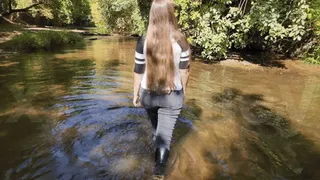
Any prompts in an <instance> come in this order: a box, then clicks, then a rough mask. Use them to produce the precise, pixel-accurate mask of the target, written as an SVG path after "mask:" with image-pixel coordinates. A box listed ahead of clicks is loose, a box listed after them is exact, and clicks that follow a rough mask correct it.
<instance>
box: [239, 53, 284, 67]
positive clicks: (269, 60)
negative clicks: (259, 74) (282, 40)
mask: <svg viewBox="0 0 320 180" xmlns="http://www.w3.org/2000/svg"><path fill="white" fill-rule="evenodd" d="M239 55H240V58H242V59H244V60H246V61H249V62H251V63H253V64H257V65H260V66H263V67H276V68H283V69H286V66H285V64H284V62H283V61H284V60H286V59H287V58H286V57H285V56H283V55H275V54H273V53H270V52H241V53H240V54H239Z"/></svg>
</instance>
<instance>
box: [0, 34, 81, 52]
mask: <svg viewBox="0 0 320 180" xmlns="http://www.w3.org/2000/svg"><path fill="white" fill-rule="evenodd" d="M69 44H81V45H83V44H84V39H83V37H82V36H81V35H79V34H77V33H71V32H58V31H40V32H25V33H23V34H21V35H18V36H15V37H13V38H12V40H10V41H9V42H6V43H5V44H4V48H5V49H10V50H14V51H27V52H30V51H38V50H44V51H49V50H52V49H55V48H59V47H60V46H61V45H69Z"/></svg>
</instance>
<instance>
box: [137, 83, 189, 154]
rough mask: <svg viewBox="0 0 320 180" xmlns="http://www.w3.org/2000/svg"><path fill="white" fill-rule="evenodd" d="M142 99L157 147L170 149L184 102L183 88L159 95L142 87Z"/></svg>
mask: <svg viewBox="0 0 320 180" xmlns="http://www.w3.org/2000/svg"><path fill="white" fill-rule="evenodd" d="M140 101H141V105H142V106H143V107H144V108H145V109H146V111H147V113H148V116H149V119H150V121H151V124H152V128H153V133H154V135H155V137H156V145H157V147H164V148H167V149H168V150H170V144H171V139H172V134H173V129H174V126H175V124H176V122H177V119H178V117H179V115H180V113H181V108H182V104H183V90H177V91H173V92H171V93H170V94H164V95H159V94H156V93H154V92H148V91H147V90H145V89H143V88H141V89H140Z"/></svg>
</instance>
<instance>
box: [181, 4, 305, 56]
mask: <svg viewBox="0 0 320 180" xmlns="http://www.w3.org/2000/svg"><path fill="white" fill-rule="evenodd" d="M250 2H251V3H250ZM176 4H177V6H178V14H179V23H180V25H181V26H182V28H183V29H184V31H186V33H187V34H188V35H189V37H190V38H189V39H190V41H191V43H193V44H194V45H198V46H200V47H202V49H203V51H202V56H203V57H205V58H207V59H209V60H213V59H220V58H225V57H226V56H227V52H228V50H230V49H231V48H235V49H243V48H249V47H258V48H260V49H271V50H274V51H277V52H281V53H290V52H292V51H293V48H295V47H296V44H298V43H299V42H300V41H301V40H302V39H303V37H304V36H305V34H306V29H307V27H306V24H307V11H308V10H309V6H308V4H307V2H306V0H293V1H292V0H252V1H250V0H242V1H240V2H239V1H231V0H213V1H193V0H176Z"/></svg>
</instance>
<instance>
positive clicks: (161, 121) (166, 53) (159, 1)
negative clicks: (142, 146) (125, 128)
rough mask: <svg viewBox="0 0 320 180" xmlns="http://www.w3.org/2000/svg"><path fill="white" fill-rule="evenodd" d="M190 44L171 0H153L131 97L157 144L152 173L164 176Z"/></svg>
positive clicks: (137, 55)
mask: <svg viewBox="0 0 320 180" xmlns="http://www.w3.org/2000/svg"><path fill="white" fill-rule="evenodd" d="M189 53H190V50H189V44H188V42H187V40H186V38H185V36H184V35H183V34H182V33H181V32H180V31H179V28H178V23H177V19H176V17H175V15H174V5H173V2H172V0H153V3H152V6H151V10H150V19H149V26H148V31H147V35H146V38H144V37H140V38H139V39H138V42H137V47H136V53H135V68H134V98H133V103H134V105H135V106H136V107H139V106H140V105H142V106H143V107H144V108H145V109H146V111H147V113H148V116H149V118H150V120H151V124H152V127H153V137H154V140H155V142H156V146H157V147H156V155H155V160H156V165H155V169H154V174H155V175H159V176H163V175H164V168H165V164H166V162H167V160H168V157H169V151H170V143H171V138H172V132H173V129H174V126H175V124H176V121H177V118H178V116H179V115H180V112H181V108H182V104H183V99H184V95H185V94H186V89H187V81H188V77H189V59H190V58H189Z"/></svg>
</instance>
